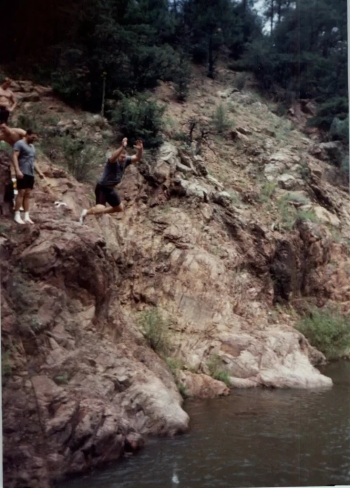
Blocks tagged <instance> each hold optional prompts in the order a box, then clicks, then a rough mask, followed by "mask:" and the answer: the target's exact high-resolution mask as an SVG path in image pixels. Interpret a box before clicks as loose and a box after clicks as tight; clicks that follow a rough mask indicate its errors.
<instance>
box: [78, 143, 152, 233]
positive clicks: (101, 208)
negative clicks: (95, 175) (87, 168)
mask: <svg viewBox="0 0 350 488" xmlns="http://www.w3.org/2000/svg"><path fill="white" fill-rule="evenodd" d="M127 144H128V139H127V138H126V137H124V139H123V140H122V145H121V146H120V148H119V149H117V150H116V151H114V152H113V153H112V155H111V156H110V157H109V158H108V159H107V161H106V164H105V167H104V170H103V173H102V175H101V177H100V179H99V180H98V182H97V185H96V188H95V196H96V205H95V206H94V207H92V208H90V209H89V210H87V209H86V208H84V210H83V211H82V212H81V215H80V219H79V221H80V223H81V224H82V223H83V222H84V219H85V217H86V216H87V215H100V214H111V213H115V212H122V211H123V209H124V207H123V204H122V203H121V199H120V196H119V195H118V193H117V192H116V191H115V189H114V188H115V187H116V186H117V185H119V183H120V182H121V180H122V178H123V175H124V171H125V169H126V168H127V167H128V166H129V165H130V164H131V163H135V162H136V161H140V160H141V159H142V156H143V143H142V141H136V144H135V146H134V147H135V149H136V150H137V152H136V154H135V155H134V156H128V155H127V154H126V146H127ZM107 203H109V205H110V208H106V204H107Z"/></svg>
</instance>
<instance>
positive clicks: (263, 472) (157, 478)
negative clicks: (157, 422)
mask: <svg viewBox="0 0 350 488" xmlns="http://www.w3.org/2000/svg"><path fill="white" fill-rule="evenodd" d="M323 372H324V373H325V374H326V375H328V376H330V377H332V379H333V381H334V387H333V388H332V389H329V390H323V391H322V390H313V391H310V390H309V391H305V390H266V389H255V390H234V391H233V393H232V395H231V396H230V397H226V398H221V399H215V400H195V401H187V402H186V404H185V409H186V411H187V412H188V414H189V415H190V417H191V431H190V432H189V433H188V434H185V435H183V436H179V437H176V438H173V439H156V440H151V441H150V442H149V443H148V444H147V446H146V448H145V449H144V450H143V451H142V452H141V453H139V454H138V455H136V456H135V457H131V458H128V459H124V460H123V461H121V462H119V463H116V464H113V465H111V466H109V467H108V468H106V469H104V470H101V471H96V472H95V473H90V474H89V475H87V476H83V477H80V478H76V479H74V480H71V481H67V482H65V483H63V484H61V485H60V488H143V487H152V488H153V487H161V488H175V487H179V488H205V487H210V488H214V487H215V488H219V487H225V488H232V487H244V486H310V485H314V486H315V485H329V484H337V485H349V484H350V401H349V400H350V363H349V362H342V363H335V364H332V365H329V366H328V367H327V369H326V370H325V371H323Z"/></svg>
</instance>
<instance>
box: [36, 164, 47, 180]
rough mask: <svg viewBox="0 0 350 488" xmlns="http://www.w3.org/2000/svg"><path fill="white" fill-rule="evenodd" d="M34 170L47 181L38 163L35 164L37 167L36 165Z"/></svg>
mask: <svg viewBox="0 0 350 488" xmlns="http://www.w3.org/2000/svg"><path fill="white" fill-rule="evenodd" d="M34 170H35V171H36V172H37V173H38V175H39V177H40V178H41V179H45V176H44V174H43V173H42V172H41V171H40V169H39V166H38V165H37V163H35V165H34Z"/></svg>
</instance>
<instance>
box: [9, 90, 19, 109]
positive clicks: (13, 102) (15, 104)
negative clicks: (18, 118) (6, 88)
mask: <svg viewBox="0 0 350 488" xmlns="http://www.w3.org/2000/svg"><path fill="white" fill-rule="evenodd" d="M11 100H12V107H11V108H9V112H13V111H14V109H15V108H16V107H17V100H16V97H15V96H14V94H13V93H12V92H11Z"/></svg>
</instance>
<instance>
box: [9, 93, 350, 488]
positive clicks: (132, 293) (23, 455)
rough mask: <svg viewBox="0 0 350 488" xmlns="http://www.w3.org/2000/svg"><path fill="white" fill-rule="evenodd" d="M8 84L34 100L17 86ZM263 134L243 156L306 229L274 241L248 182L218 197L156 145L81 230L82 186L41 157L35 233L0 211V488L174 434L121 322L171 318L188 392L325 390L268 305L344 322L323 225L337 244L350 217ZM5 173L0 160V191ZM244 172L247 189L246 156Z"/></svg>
mask: <svg viewBox="0 0 350 488" xmlns="http://www.w3.org/2000/svg"><path fill="white" fill-rule="evenodd" d="M20 88H21V90H23V91H24V92H25V93H27V94H29V95H30V96H31V93H32V92H33V86H32V85H30V86H29V85H26V84H23V86H21V87H20ZM37 93H38V94H39V95H40V96H41V97H44V95H45V93H44V92H42V91H40V90H39V91H38V92H37ZM45 96H46V95H45ZM225 96H226V95H225ZM227 96H229V97H231V98H237V99H242V101H243V102H244V103H247V104H250V103H253V100H249V99H247V97H248V98H249V96H248V95H245V94H241V93H233V94H232V93H231V92H230V93H228V94H227ZM35 99H37V98H36V97H35ZM260 105H261V104H260ZM259 107H260V108H259ZM256 108H257V109H259V110H260V109H261V110H263V112H264V113H268V108H267V107H265V106H259V104H258V105H256ZM74 117H78V115H74ZM92 122H93V121H92ZM92 122H91V123H92ZM101 122H103V125H105V122H104V121H101ZM67 123H69V125H70V126H76V127H80V126H85V125H86V124H87V123H88V121H79V120H76V119H75V118H74V119H73V120H72V121H71V122H69V121H68V122H67ZM106 127H107V128H108V125H106ZM242 127H244V129H242V128H240V132H239V131H238V129H237V131H236V132H235V138H236V139H237V138H238V139H240V142H241V143H245V141H247V140H249V141H252V139H253V137H254V131H252V130H250V129H249V127H247V129H246V128H245V125H242ZM259 130H260V129H259ZM266 130H267V132H266V131H265V133H267V134H268V135H269V136H270V137H271V139H270V138H265V140H264V145H263V146H257V147H256V148H255V149H254V147H253V146H254V145H252V148H251V150H252V155H253V156H254V157H255V154H256V155H261V162H262V166H263V173H264V175H265V176H264V177H265V178H266V181H269V180H270V181H271V182H273V183H276V185H277V183H278V184H279V185H280V186H281V187H282V188H283V189H284V190H285V191H288V192H289V197H290V198H289V200H288V201H290V203H291V205H294V206H300V205H312V209H314V211H315V213H318V214H319V218H320V220H321V222H320V223H312V222H306V221H303V222H301V223H299V224H298V225H296V226H295V228H294V229H293V231H291V232H290V233H289V234H288V235H287V236H285V235H281V234H278V233H277V232H273V231H271V230H270V229H271V222H270V221H269V222H268V223H267V221H264V220H263V216H262V214H261V213H260V210H261V209H260V207H261V200H260V199H259V197H260V195H259V190H258V189H257V188H251V181H250V182H249V184H248V185H247V184H243V183H247V182H246V181H245V180H243V182H242V180H240V177H241V175H240V174H238V173H237V174H235V176H237V178H238V179H237V184H235V186H234V187H233V188H232V187H230V188H228V186H227V181H226V179H225V178H223V179H221V173H215V176H217V178H219V179H220V181H219V180H218V179H217V178H216V177H214V176H213V175H211V174H210V171H209V170H211V169H212V168H211V167H210V164H209V163H210V161H209V160H208V158H207V156H206V157H201V156H198V155H197V156H193V155H191V154H190V153H189V154H187V153H186V154H184V153H183V152H181V151H179V150H178V149H177V148H176V147H175V146H174V145H173V144H171V143H168V142H167V143H165V144H164V145H163V146H162V147H161V148H160V150H159V152H158V156H157V157H156V158H155V160H154V161H153V160H151V161H147V160H146V161H144V162H143V163H140V164H139V165H138V166H137V167H135V166H132V167H130V168H128V173H127V175H126V177H125V179H124V180H123V182H122V184H121V185H120V187H119V189H120V192H121V194H122V197H123V200H124V201H125V202H126V210H125V212H124V214H123V215H122V216H114V217H111V216H108V215H105V216H103V217H99V218H89V220H88V221H87V223H86V225H84V226H79V225H78V223H77V217H78V215H79V213H80V211H81V209H82V208H84V207H87V206H89V204H90V203H91V202H89V198H88V196H87V195H88V193H89V191H90V190H89V189H88V188H86V187H84V186H83V185H80V184H78V183H76V182H75V181H74V180H73V179H72V178H71V177H69V175H67V174H66V173H65V171H64V170H63V169H62V168H57V167H54V166H52V165H51V164H50V163H49V162H47V161H40V165H41V169H42V171H43V172H44V174H45V176H46V179H47V181H48V182H49V183H50V184H51V188H52V189H53V191H54V193H55V195H56V197H55V198H53V196H52V194H50V192H49V191H48V190H47V189H46V188H45V186H43V185H41V183H40V182H38V184H36V187H35V203H34V206H33V212H32V213H33V220H34V221H35V222H36V225H35V226H33V227H30V226H23V227H18V226H16V225H15V224H13V223H12V220H9V219H7V216H10V217H11V213H12V209H11V206H12V205H11V203H9V204H8V205H7V207H6V205H3V203H4V202H6V201H7V200H6V199H3V200H1V201H0V203H1V204H2V214H1V219H2V220H1V224H2V231H1V236H0V256H1V261H0V262H1V271H2V291H3V293H2V296H1V300H2V315H3V316H2V331H3V338H2V340H3V346H4V348H5V352H6V354H5V356H4V358H5V364H4V365H3V367H4V371H5V373H4V392H3V402H4V461H5V464H4V465H5V477H6V487H8V488H16V487H19V486H21V487H23V486H29V487H31V488H32V487H33V488H39V487H40V488H46V487H48V486H49V482H50V480H51V479H57V478H59V477H61V476H62V475H65V474H68V473H82V472H84V471H86V470H88V469H89V468H92V467H98V466H102V465H103V464H104V463H106V462H109V461H114V460H116V459H119V458H120V457H121V456H122V455H123V453H124V452H125V451H127V452H132V451H136V450H137V449H139V448H140V447H142V445H143V443H144V437H145V436H146V435H148V434H157V435H174V434H176V433H178V432H183V431H185V430H186V429H187V428H188V423H189V419H188V416H187V414H186V413H185V412H184V410H182V408H181V404H182V399H181V396H180V394H179V392H178V388H177V385H176V384H175V381H174V377H173V374H172V373H171V372H170V370H169V368H168V367H167V366H166V364H165V362H164V361H163V360H161V359H160V357H159V356H158V355H157V354H156V353H155V352H154V351H153V350H152V349H151V348H150V347H149V345H148V343H147V342H146V340H145V338H144V336H143V335H142V333H141V332H140V330H139V327H137V326H136V324H137V316H138V313H139V312H142V311H145V310H149V309H150V308H151V307H157V309H158V310H160V311H161V312H162V314H163V315H164V317H165V319H166V320H167V321H168V324H169V330H168V341H169V350H170V351H171V354H172V355H174V356H175V357H176V360H178V361H179V363H181V364H182V365H183V368H182V369H183V370H181V371H177V372H176V375H175V376H176V380H177V383H178V384H180V385H182V386H183V387H184V388H185V389H186V392H187V394H188V395H189V396H199V397H203V398H207V397H213V396H218V395H226V394H227V393H228V388H227V386H226V385H225V384H224V383H222V382H221V381H217V380H214V379H213V378H211V377H209V374H211V375H213V376H215V375H216V376H217V377H220V376H219V375H218V373H221V374H222V373H224V374H225V378H228V380H229V381H230V383H231V385H232V386H233V387H239V388H244V387H256V386H266V387H288V388H294V387H295V388H315V387H329V386H331V380H330V379H329V378H326V377H325V376H323V375H321V374H320V373H319V372H318V370H317V369H316V368H315V366H317V365H318V364H321V363H322V362H323V361H324V357H323V355H322V354H321V353H319V352H318V351H316V350H315V349H314V348H312V347H311V346H310V344H309V343H308V341H306V339H305V338H304V337H303V336H302V335H301V334H300V333H299V332H297V331H296V330H295V329H294V327H293V323H294V320H293V318H292V317H291V316H290V315H288V313H287V312H283V313H281V314H279V315H278V316H276V315H277V314H275V313H274V308H273V305H274V304H275V303H279V304H282V305H283V304H285V303H291V302H292V303H294V302H293V300H294V301H295V303H298V300H299V299H301V298H303V297H312V298H313V299H314V300H315V302H316V303H318V304H320V305H323V304H324V303H326V302H327V300H330V301H335V302H339V303H341V304H342V307H343V308H344V311H349V309H350V305H349V304H350V292H349V286H348V269H349V260H348V251H347V249H346V248H345V247H346V246H345V244H342V243H336V242H330V239H329V232H328V230H327V229H326V227H325V226H322V219H323V222H324V223H326V224H327V226H329V224H331V225H332V226H333V227H337V228H341V229H342V231H343V232H348V237H349V238H350V231H348V230H345V231H344V228H343V227H342V226H345V225H348V226H350V206H349V205H345V204H344V198H343V196H342V195H339V194H337V193H336V192H334V191H333V190H332V188H331V187H330V186H329V185H328V184H326V183H325V182H324V181H322V174H323V171H321V170H320V168H319V167H318V166H317V165H315V164H314V163H313V164H311V163H310V168H309V169H310V175H309V179H308V184H307V185H306V184H305V181H304V180H303V174H302V173H303V170H305V168H303V167H302V166H301V163H302V162H301V160H300V155H299V153H297V152H296V151H295V150H293V149H292V148H282V149H281V148H277V147H275V145H276V144H275V141H274V140H273V139H272V138H274V133H273V131H272V132H271V131H270V132H268V129H266ZM306 143H307V144H308V140H306ZM249 146H250V144H249ZM248 149H249V147H247V151H248ZM326 149H327V148H326V147H323V149H322V151H323V152H325V151H326ZM328 149H330V148H328ZM269 154H270V155H269ZM259 157H260V156H259ZM237 163H239V165H238V166H237V167H239V166H240V165H242V167H244V168H245V167H247V161H246V160H242V161H237ZM220 164H221V162H220ZM8 165H9V161H8V157H7V156H6V155H4V154H3V153H0V183H1V186H0V193H1V195H5V193H6V191H5V190H6V185H7V184H8V183H9V182H10V173H9V168H8ZM250 166H251V171H252V175H253V176H256V171H257V169H256V168H257V165H256V161H255V160H254V161H253V162H252V163H251V165H250ZM220 168H221V167H220ZM231 169H232V168H231ZM231 169H230V171H231ZM232 171H233V169H232ZM241 184H242V187H241V186H240V185H241ZM236 188H237V191H236ZM289 189H291V190H293V191H289ZM279 191H281V192H282V190H279ZM240 198H241V199H242V201H243V203H244V204H245V205H241V204H240V202H239V200H240ZM55 200H59V201H63V202H65V203H66V206H62V207H59V208H55V207H54V206H53V202H54V201H55ZM234 202H238V204H237V205H236V204H234ZM315 202H317V205H316V203H315ZM334 262H336V265H335V264H334ZM213 365H214V366H213ZM215 368H216V370H215ZM180 369H181V368H180ZM193 371H195V372H193ZM225 381H226V380H225Z"/></svg>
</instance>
